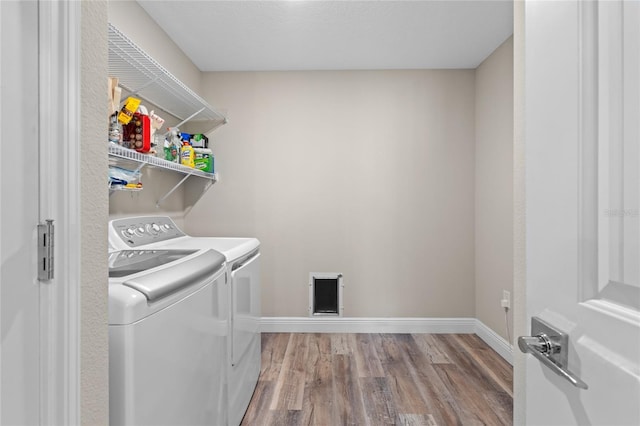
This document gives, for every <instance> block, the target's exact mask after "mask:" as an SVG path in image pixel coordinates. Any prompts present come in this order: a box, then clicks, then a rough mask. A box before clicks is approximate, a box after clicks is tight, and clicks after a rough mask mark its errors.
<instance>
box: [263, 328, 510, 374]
mask: <svg viewBox="0 0 640 426" xmlns="http://www.w3.org/2000/svg"><path fill="white" fill-rule="evenodd" d="M260 329H261V331H262V332H263V333H433V334H445V333H456V334H476V335H477V336H478V337H480V338H481V339H482V340H483V341H484V342H485V343H486V344H487V345H489V347H491V348H492V349H493V350H494V351H496V352H497V353H498V354H499V355H500V356H501V357H502V358H504V359H505V360H506V361H507V362H508V363H510V364H513V348H512V347H511V345H510V344H509V343H508V342H507V341H506V340H505V339H503V338H502V337H501V336H500V335H498V334H497V333H496V332H495V331H493V330H491V329H490V328H489V327H487V326H486V325H485V324H484V323H483V322H482V321H480V320H478V319H476V318H345V317H321V318H319V317H315V318H313V317H312V318H307V317H262V319H261V327H260Z"/></svg>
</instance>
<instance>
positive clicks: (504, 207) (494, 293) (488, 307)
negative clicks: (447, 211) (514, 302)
mask: <svg viewBox="0 0 640 426" xmlns="http://www.w3.org/2000/svg"><path fill="white" fill-rule="evenodd" d="M475 122H476V173H475V185H476V186H475V188H476V204H475V211H476V217H475V221H476V222H475V235H476V240H475V269H476V277H475V281H476V298H475V303H476V306H475V311H476V318H478V319H479V320H480V321H482V322H483V323H484V324H486V325H487V326H489V327H490V328H491V329H493V330H494V331H496V332H497V333H498V334H500V335H501V336H502V337H504V338H505V339H506V338H507V333H506V327H505V315H504V310H503V308H502V307H501V306H500V300H501V299H502V291H503V290H508V291H509V293H511V295H512V297H513V38H509V39H508V40H507V41H505V42H504V43H503V44H502V45H501V46H500V47H498V48H497V49H496V50H495V51H494V52H493V53H492V54H491V55H490V56H489V57H488V58H487V59H486V60H485V61H484V62H483V63H482V64H481V65H480V66H479V67H478V68H477V69H476V116H475ZM508 317H509V327H510V329H513V327H512V324H513V321H512V318H513V316H512V314H511V311H510V312H509V314H508Z"/></svg>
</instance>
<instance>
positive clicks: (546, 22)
mask: <svg viewBox="0 0 640 426" xmlns="http://www.w3.org/2000/svg"><path fill="white" fill-rule="evenodd" d="M639 59H640V4H639V3H638V2H637V1H624V2H622V1H616V0H607V1H602V2H595V1H593V2H591V1H590V2H587V1H585V2H580V1H575V0H566V1H556V2H550V1H527V2H526V3H525V4H524V83H525V85H524V126H525V127H524V141H525V170H526V172H525V174H526V178H525V186H526V191H525V193H526V207H525V209H526V218H525V220H526V306H527V317H528V319H530V318H531V317H533V316H538V317H540V318H542V319H543V320H545V321H546V322H547V323H549V324H551V325H553V326H555V327H557V328H559V329H560V330H561V331H564V332H566V333H568V335H569V343H568V351H569V352H568V355H569V359H568V365H567V367H566V368H567V369H568V370H570V371H571V372H572V373H574V375H575V376H576V377H578V378H580V379H582V380H583V381H584V382H585V383H586V384H587V385H588V389H586V390H585V389H579V388H578V387H575V386H573V385H572V384H571V383H569V381H568V380H565V379H564V378H562V377H561V376H560V375H558V374H554V372H552V370H551V369H550V368H548V367H546V366H544V365H543V364H542V363H541V362H540V361H539V360H537V359H536V358H534V357H533V356H532V355H527V356H526V358H527V360H526V363H525V370H526V380H525V395H526V397H525V401H522V400H520V401H516V404H523V403H524V404H525V406H524V412H525V421H526V423H527V424H528V425H551V424H555V425H607V426H609V425H638V424H640V281H639V278H640V277H639V271H640V269H639V268H640V251H639V242H640V227H639V225H638V221H639V211H638V208H639V205H638V199H639V195H640V185H639V179H638V169H639V165H640V151H639V139H640V108H639V103H640V83H639V82H640V66H639Z"/></svg>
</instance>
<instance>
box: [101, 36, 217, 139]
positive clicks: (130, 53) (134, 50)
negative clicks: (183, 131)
mask: <svg viewBox="0 0 640 426" xmlns="http://www.w3.org/2000/svg"><path fill="white" fill-rule="evenodd" d="M109 75H110V76H113V77H118V79H119V85H120V86H121V87H122V88H124V89H125V90H126V91H128V92H130V94H131V95H132V96H136V97H138V98H141V99H143V100H145V101H146V102H149V103H151V104H153V105H156V106H158V107H159V108H161V109H162V110H164V111H165V112H167V113H169V114H171V115H172V116H174V117H175V118H177V119H179V120H180V121H181V122H182V123H184V122H187V121H199V122H202V121H206V122H210V123H211V125H212V128H216V127H218V126H220V125H223V124H225V123H226V122H227V118H226V117H225V116H224V115H223V114H222V113H220V112H218V111H216V110H215V109H214V108H213V107H212V106H211V105H209V104H208V103H207V102H206V101H205V100H204V99H202V98H201V97H200V96H198V95H197V94H195V93H194V92H193V91H192V90H191V89H189V88H188V87H187V86H185V85H184V84H183V83H182V82H181V81H180V80H178V79H177V78H176V77H174V76H173V75H172V74H171V73H170V72H169V71H167V69H166V68H164V67H163V66H162V65H160V64H159V63H158V62H156V61H155V60H154V59H153V58H152V57H150V56H149V55H147V54H146V53H145V52H144V51H143V50H141V49H140V48H139V47H138V46H136V45H135V44H134V43H133V42H132V41H131V40H130V39H129V38H128V37H127V36H125V35H124V34H123V33H122V32H120V31H119V30H118V29H117V28H116V27H114V26H113V25H112V24H109Z"/></svg>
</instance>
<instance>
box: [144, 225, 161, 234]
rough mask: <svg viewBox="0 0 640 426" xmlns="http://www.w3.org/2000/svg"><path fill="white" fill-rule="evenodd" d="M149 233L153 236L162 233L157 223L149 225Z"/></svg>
mask: <svg viewBox="0 0 640 426" xmlns="http://www.w3.org/2000/svg"><path fill="white" fill-rule="evenodd" d="M147 232H149V233H150V234H152V235H158V233H159V232H160V227H159V226H158V225H156V224H155V223H152V224H149V225H147Z"/></svg>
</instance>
